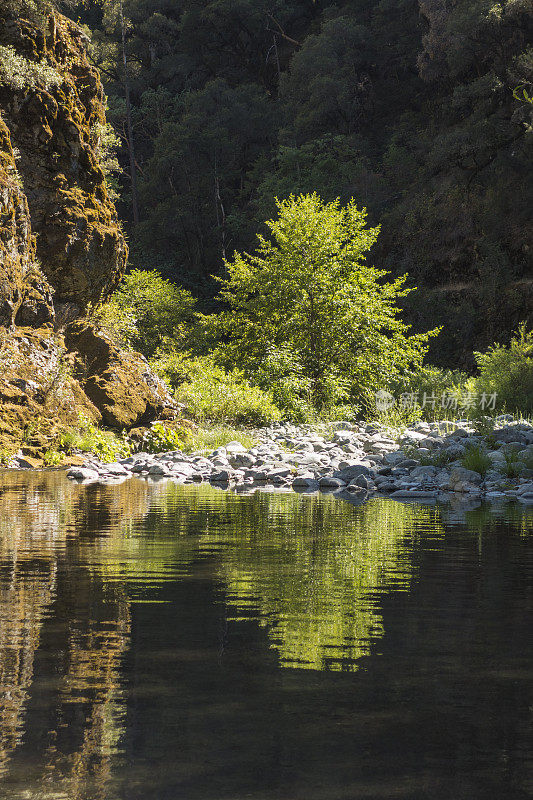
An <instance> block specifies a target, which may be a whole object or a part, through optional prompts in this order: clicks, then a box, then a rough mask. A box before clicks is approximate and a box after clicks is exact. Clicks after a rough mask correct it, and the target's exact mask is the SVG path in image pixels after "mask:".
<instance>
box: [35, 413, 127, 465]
mask: <svg viewBox="0 0 533 800" xmlns="http://www.w3.org/2000/svg"><path fill="white" fill-rule="evenodd" d="M55 449H57V450H58V451H61V452H64V453H72V452H76V451H80V452H82V453H94V455H95V456H96V457H97V458H99V459H100V460H101V461H105V462H111V461H116V460H117V458H125V457H126V456H129V455H130V453H131V445H130V444H129V443H128V442H127V441H126V439H125V438H124V437H121V436H117V434H116V433H113V432H112V431H106V430H103V429H102V428H98V426H96V425H94V424H93V423H92V422H90V421H89V420H86V419H84V418H81V419H80V425H79V427H78V428H71V429H70V430H68V431H65V432H64V433H62V434H60V436H59V439H58V442H57V446H56V448H53V450H55ZM50 458H52V455H50Z"/></svg>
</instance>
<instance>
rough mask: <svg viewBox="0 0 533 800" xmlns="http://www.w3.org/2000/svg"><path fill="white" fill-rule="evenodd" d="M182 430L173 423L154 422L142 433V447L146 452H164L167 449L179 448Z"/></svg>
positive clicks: (182, 435) (181, 443)
mask: <svg viewBox="0 0 533 800" xmlns="http://www.w3.org/2000/svg"><path fill="white" fill-rule="evenodd" d="M183 439H184V431H183V429H181V428H180V427H178V426H176V425H175V424H170V423H168V424H166V423H164V422H155V423H154V424H153V425H151V426H150V429H149V430H148V431H147V432H146V433H145V434H144V436H143V439H142V448H143V450H146V452H148V453H166V452H168V451H169V450H180V449H181V447H182V445H183Z"/></svg>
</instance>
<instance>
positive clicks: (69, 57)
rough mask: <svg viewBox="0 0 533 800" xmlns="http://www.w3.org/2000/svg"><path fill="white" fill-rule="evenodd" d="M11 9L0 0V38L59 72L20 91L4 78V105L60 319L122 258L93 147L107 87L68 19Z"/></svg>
mask: <svg viewBox="0 0 533 800" xmlns="http://www.w3.org/2000/svg"><path fill="white" fill-rule="evenodd" d="M13 8H14V7H13V6H12V5H11V4H9V3H7V4H1V5H0V43H1V44H2V45H4V46H8V47H12V48H14V50H15V51H16V53H17V55H20V56H22V57H24V58H25V59H27V60H28V61H31V62H35V63H46V64H47V65H49V66H50V67H52V68H53V69H54V70H55V72H56V73H58V74H59V75H60V76H61V82H60V83H59V84H58V85H54V86H48V87H46V86H45V85H44V83H43V85H39V82H38V81H37V82H36V85H29V86H25V87H24V88H23V89H20V88H17V87H16V86H14V85H10V84H9V82H4V83H2V82H0V112H1V114H2V116H3V119H4V123H5V124H6V125H7V128H8V129H9V132H10V136H11V142H12V145H13V147H14V148H16V149H17V150H18V152H19V154H20V156H19V161H18V172H19V174H20V177H21V179H22V188H23V190H24V191H25V193H26V197H27V201H28V205H29V212H30V217H31V225H32V229H33V232H34V233H35V234H37V257H38V259H39V261H40V263H41V266H42V270H43V272H44V274H45V275H46V277H47V278H48V280H49V282H50V284H51V285H52V286H53V288H54V291H55V294H54V304H55V306H56V311H57V312H58V317H59V320H60V321H61V320H62V319H64V318H65V317H74V316H76V315H79V314H80V313H81V312H82V311H83V309H84V308H85V307H86V305H87V304H88V303H89V302H95V301H98V300H99V299H101V298H102V297H104V296H106V295H107V294H108V293H109V292H110V291H111V290H112V289H113V288H114V287H115V286H116V284H117V282H118V280H120V277H121V275H122V273H123V271H124V268H125V265H126V260H127V247H126V244H125V241H124V236H123V234H122V229H121V227H120V224H119V222H118V219H117V215H116V211H115V208H114V205H113V202H112V200H111V199H110V197H109V195H108V192H107V188H106V182H105V177H104V173H103V172H102V169H101V166H100V163H99V160H98V153H97V152H96V139H97V137H95V130H97V129H98V126H102V125H103V124H104V123H105V106H104V95H103V90H102V85H101V82H100V78H99V75H98V72H97V70H96V69H95V68H94V67H92V66H91V65H90V64H89V62H88V60H87V55H86V52H85V44H84V41H83V39H84V34H83V33H82V31H81V30H80V29H79V27H78V26H77V25H76V24H75V23H74V22H72V21H70V20H68V19H66V18H65V17H63V16H61V15H60V14H57V13H55V12H54V13H51V14H50V15H49V16H48V18H47V19H45V20H40V21H31V20H28V19H23V18H21V17H20V16H19V15H17V13H16V11H14V10H13ZM41 25H42V27H41ZM0 150H3V147H2V142H1V140H0Z"/></svg>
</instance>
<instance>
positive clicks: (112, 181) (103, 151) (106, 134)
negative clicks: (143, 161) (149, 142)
mask: <svg viewBox="0 0 533 800" xmlns="http://www.w3.org/2000/svg"><path fill="white" fill-rule="evenodd" d="M91 139H92V143H93V149H94V152H95V156H96V158H97V159H98V163H99V164H100V168H101V170H102V172H103V173H104V175H105V178H106V183H107V190H108V194H109V196H110V198H111V199H112V200H118V198H119V196H120V194H119V185H118V180H117V176H118V175H120V173H121V172H122V168H121V166H120V164H119V162H118V157H117V150H118V148H119V146H120V139H119V137H118V136H117V134H116V133H115V130H114V128H113V126H112V125H111V124H110V123H109V122H107V123H105V124H102V123H100V122H97V123H95V124H94V125H93V126H92V127H91Z"/></svg>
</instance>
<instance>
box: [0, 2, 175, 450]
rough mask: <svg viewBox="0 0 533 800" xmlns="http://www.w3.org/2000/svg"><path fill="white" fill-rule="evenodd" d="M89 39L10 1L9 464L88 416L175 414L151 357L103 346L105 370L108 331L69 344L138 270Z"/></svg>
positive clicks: (2, 315)
mask: <svg viewBox="0 0 533 800" xmlns="http://www.w3.org/2000/svg"><path fill="white" fill-rule="evenodd" d="M38 8H41V10H40V11H38V10H36V9H38ZM84 39H85V37H84V34H83V33H82V31H81V29H80V28H79V27H78V26H76V25H75V24H74V23H73V22H71V21H70V20H68V19H66V18H65V17H63V16H61V15H60V14H58V13H57V12H55V11H46V12H43V11H42V5H41V6H40V5H39V4H34V3H30V2H27V0H2V5H1V7H0V370H1V372H0V451H5V450H8V451H9V452H12V451H13V450H16V449H22V450H23V451H26V452H29V453H30V454H32V455H38V454H39V453H40V452H42V450H43V448H45V447H46V445H47V443H49V442H50V441H51V439H53V437H54V435H55V434H56V433H57V430H58V429H59V428H60V427H61V426H62V425H69V424H70V425H71V424H73V423H75V420H76V416H77V414H79V413H80V412H81V413H83V415H84V416H89V417H90V418H91V419H93V420H95V421H97V420H100V419H102V416H103V418H104V421H105V422H108V423H110V424H113V425H115V426H116V427H128V426H131V425H135V424H138V423H139V422H141V421H146V420H147V419H148V418H155V417H157V416H158V415H159V414H160V413H161V412H162V411H164V410H165V409H166V408H168V407H169V405H171V400H170V397H169V396H168V392H167V391H166V389H165V387H164V386H163V385H162V384H161V382H160V381H158V379H156V378H155V376H153V375H152V374H151V373H150V370H149V369H148V367H147V365H146V362H144V360H143V359H142V358H141V357H140V356H137V355H136V354H133V353H123V352H121V351H120V350H118V349H117V348H112V351H113V352H111V350H110V349H109V347H107V345H106V344H105V339H103V340H102V344H101V346H100V348H99V350H100V351H102V352H103V351H104V350H105V352H107V353H108V356H109V358H108V359H107V360H106V359H105V358H103V357H99V359H98V361H97V363H96V362H95V363H93V362H94V359H92V356H91V353H87V352H84V350H83V345H84V342H86V341H90V342H91V348H92V351H94V350H95V347H96V345H95V342H97V341H98V337H99V334H98V332H96V331H94V330H93V331H92V332H91V335H90V336H89V335H85V336H80V335H78V336H73V335H72V333H71V334H70V335H67V336H66V342H65V337H64V336H63V332H64V331H63V328H64V326H65V325H67V330H68V324H69V323H70V324H72V321H73V320H78V321H77V322H76V326H77V327H76V331H78V332H79V330H80V325H81V327H82V328H83V327H84V325H83V323H81V322H80V321H79V319H80V318H82V316H83V313H84V311H85V310H86V308H87V306H88V305H89V304H90V303H97V302H98V301H100V300H102V299H105V297H106V296H107V295H108V294H109V293H110V292H111V291H112V289H113V288H114V287H115V286H116V285H117V284H118V282H119V281H120V278H121V276H122V274H123V272H124V269H125V266H126V261H127V246H126V243H125V240H124V236H123V233H122V229H121V226H120V223H119V221H118V218H117V214H116V211H115V207H114V204H113V202H112V200H111V198H110V196H109V193H108V190H107V186H106V179H105V175H104V172H103V170H102V167H101V161H100V152H99V141H100V137H101V131H102V129H103V126H104V125H105V102H104V101H105V98H104V95H103V91H102V85H101V82H100V78H99V75H98V72H97V70H96V69H95V68H94V67H92V66H91V65H90V64H89V62H88V60H87V56H86V52H85V41H84ZM85 327H87V326H85ZM97 349H98V348H97ZM108 351H109V352H108ZM111 356H112V357H111ZM91 359H92V360H91ZM80 364H83V365H85V366H86V374H84V373H83V370H80ZM119 367H120V369H119ZM98 370H100V373H99V372H98ZM95 387H98V391H97V390H96V388H95ZM85 390H87V391H85ZM93 396H94V398H95V402H93V400H91V399H89V397H93ZM99 403H100V405H101V406H102V409H100V408H98V404H99ZM102 412H103V413H102ZM0 455H1V453H0Z"/></svg>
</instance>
